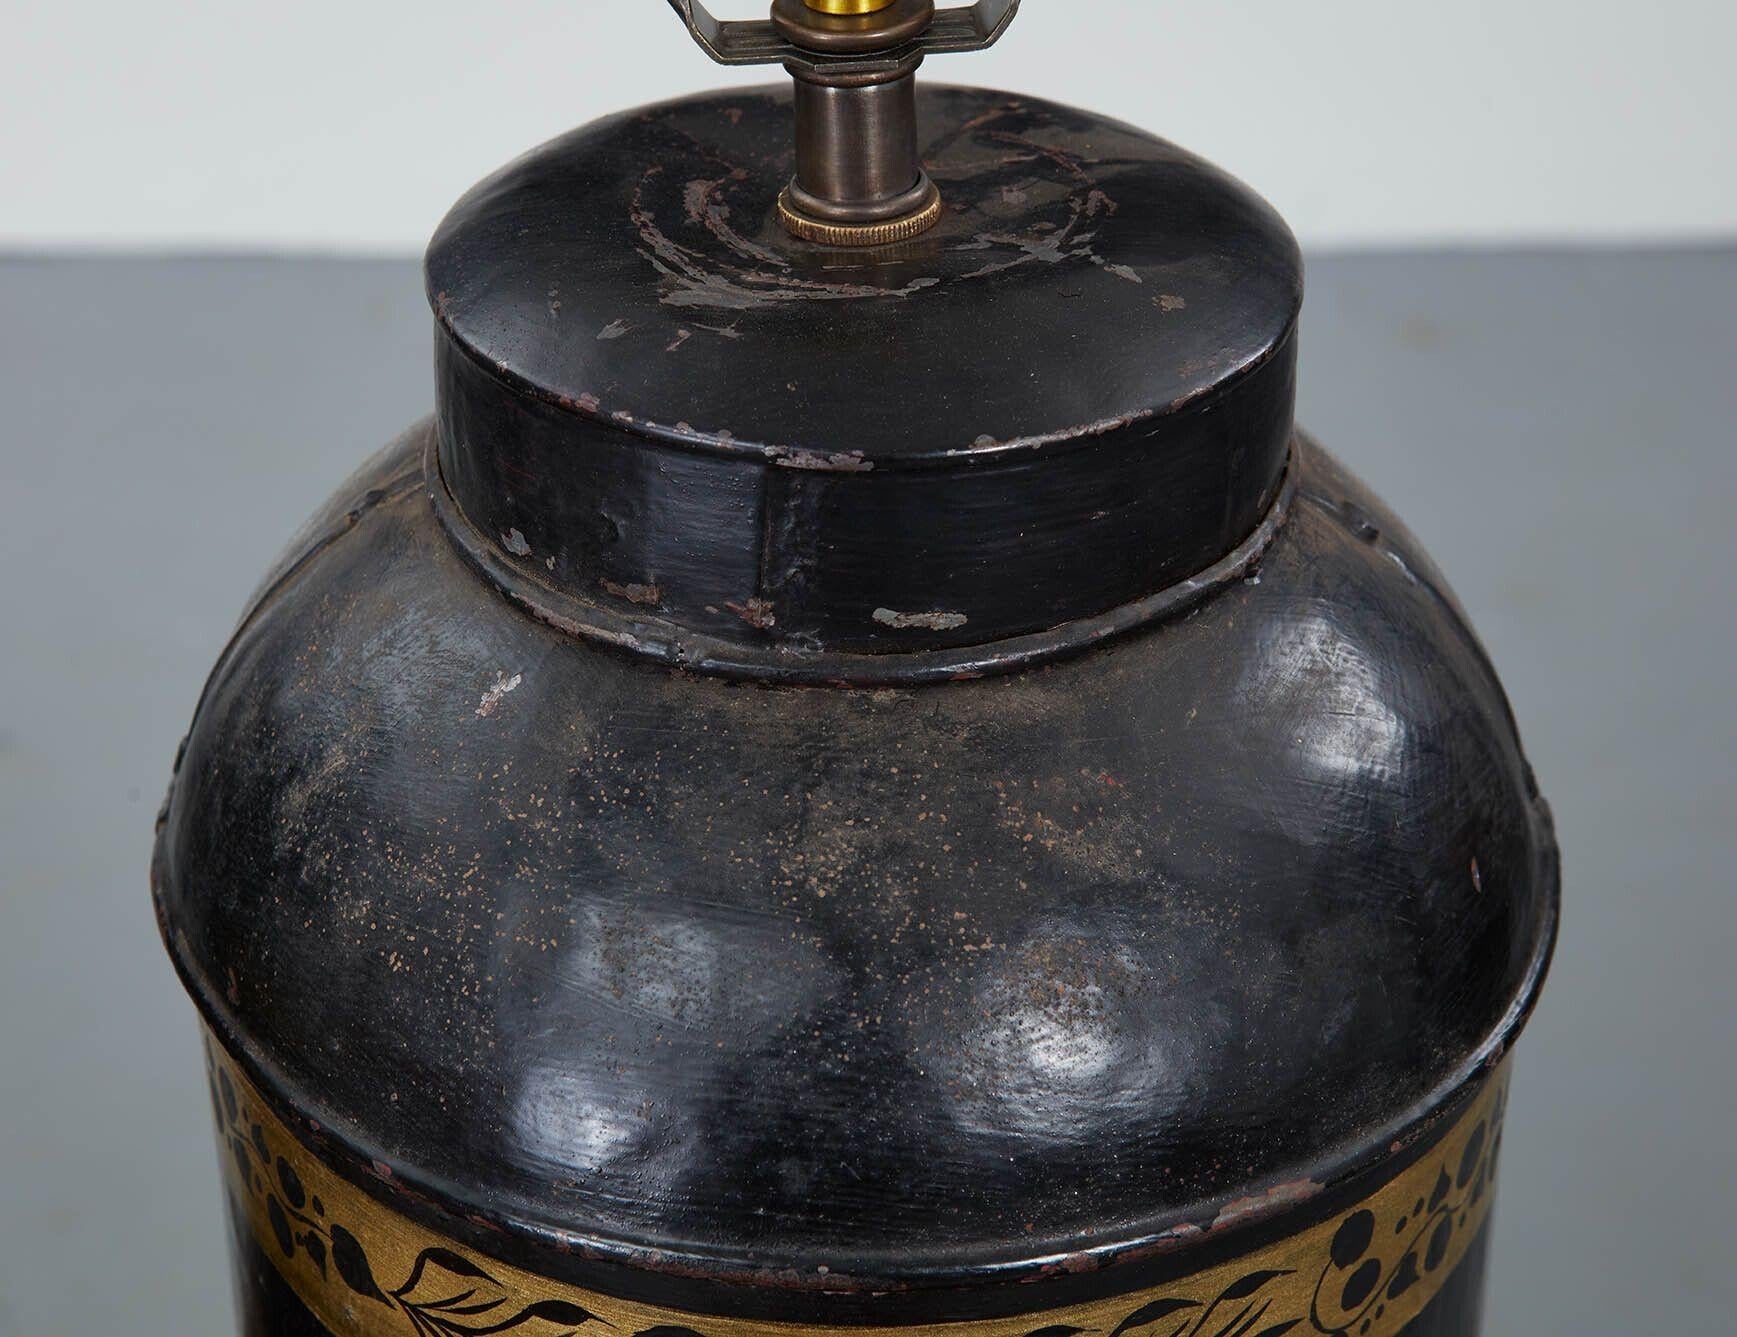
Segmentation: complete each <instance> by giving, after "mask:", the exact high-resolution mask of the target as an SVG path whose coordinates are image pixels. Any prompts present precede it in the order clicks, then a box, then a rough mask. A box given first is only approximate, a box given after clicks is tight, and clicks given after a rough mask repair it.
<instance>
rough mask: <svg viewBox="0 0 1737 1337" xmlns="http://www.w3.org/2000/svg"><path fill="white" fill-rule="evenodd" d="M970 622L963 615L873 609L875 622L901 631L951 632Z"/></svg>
mask: <svg viewBox="0 0 1737 1337" xmlns="http://www.w3.org/2000/svg"><path fill="white" fill-rule="evenodd" d="M970 620H971V619H970V618H968V617H966V616H965V614H963V613H896V612H894V611H893V610H892V609H890V608H877V609H875V621H876V622H879V623H880V624H881V625H882V626H883V627H897V628H898V629H899V630H901V631H905V630H909V629H911V628H913V627H915V628H920V629H921V630H923V631H953V630H955V629H956V628H958V627H963V626H964V625H965V624H966V623H967V622H969V621H970Z"/></svg>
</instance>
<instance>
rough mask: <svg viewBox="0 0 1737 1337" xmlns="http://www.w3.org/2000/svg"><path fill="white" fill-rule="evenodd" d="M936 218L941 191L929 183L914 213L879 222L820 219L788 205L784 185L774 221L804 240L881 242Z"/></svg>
mask: <svg viewBox="0 0 1737 1337" xmlns="http://www.w3.org/2000/svg"><path fill="white" fill-rule="evenodd" d="M940 218H941V192H940V191H939V190H936V189H935V188H934V187H933V186H931V187H930V189H929V194H928V196H927V197H926V198H925V199H924V201H923V203H922V205H921V206H920V207H919V208H918V209H917V210H916V211H915V212H914V213H908V214H906V215H905V216H904V217H903V218H889V219H887V220H886V221H885V222H880V223H823V222H821V221H820V220H819V219H818V218H810V217H809V216H808V215H807V214H803V213H798V212H797V211H796V210H795V209H794V208H792V207H791V204H790V191H789V189H788V188H786V189H785V190H784V191H783V192H781V193H780V194H779V196H778V221H779V222H780V223H782V224H784V230H785V231H786V232H789V233H790V234H791V235H792V236H795V237H800V238H802V240H804V241H817V242H820V243H821V244H822V245H826V246H885V245H888V244H889V243H891V242H895V241H909V240H910V239H911V238H912V237H916V236H920V235H921V234H922V233H924V232H927V231H928V230H929V229H930V228H932V227H934V226H935V224H936V223H937V222H939V221H940Z"/></svg>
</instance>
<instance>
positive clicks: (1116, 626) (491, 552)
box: [423, 432, 1306, 687]
mask: <svg viewBox="0 0 1737 1337" xmlns="http://www.w3.org/2000/svg"><path fill="white" fill-rule="evenodd" d="M1305 453H1306V448H1305V445H1304V440H1303V436H1302V434H1301V433H1300V432H1294V433H1293V434H1292V437H1291V446H1290V450H1289V452H1288V454H1287V456H1286V460H1285V471H1284V475H1283V478H1282V479H1281V481H1280V484H1279V488H1278V492H1277V495H1276V496H1275V497H1274V499H1273V503H1272V505H1271V506H1269V507H1268V508H1267V511H1266V514H1265V515H1263V516H1262V517H1261V520H1260V523H1259V524H1257V525H1256V526H1255V527H1254V529H1253V531H1252V532H1251V533H1250V534H1249V535H1248V537H1247V538H1245V539H1243V541H1242V542H1241V543H1239V544H1238V545H1237V546H1236V547H1235V548H1232V549H1231V550H1230V552H1228V553H1226V554H1225V555H1224V556H1223V557H1221V558H1219V559H1218V560H1217V561H1216V562H1214V563H1213V564H1212V565H1210V566H1208V567H1206V568H1205V569H1204V570H1201V571H1198V572H1196V573H1195V574H1194V575H1192V576H1189V577H1187V578H1185V579H1183V580H1179V581H1175V582H1174V583H1172V584H1170V585H1167V586H1165V587H1164V588H1163V589H1161V590H1158V591H1157V592H1155V593H1153V594H1149V595H1146V596H1145V597H1143V598H1140V599H1135V600H1132V601H1130V602H1128V603H1124V604H1119V605H1117V606H1116V607H1114V608H1112V609H1110V610H1109V611H1107V612H1104V613H1097V614H1093V615H1092V616H1090V617H1083V618H1077V619H1075V620H1073V621H1071V622H1064V623H1061V624H1060V625H1059V626H1055V627H1050V628H1048V629H1046V630H1044V631H1037V632H1029V633H1026V634H1024V635H1019V636H1010V637H1006V638H1003V639H1000V640H995V641H986V642H983V643H981V644H978V645H967V646H957V647H954V648H951V649H945V650H912V651H903V652H895V653H889V654H878V655H877V654H861V653H847V652H838V651H812V650H801V649H797V648H795V647H793V646H783V647H778V646H769V647H759V646H751V645H741V644H736V643H732V642H729V641H725V640H722V639H720V638H718V637H714V636H708V635H706V634H705V633H703V632H698V631H694V630H691V629H689V628H686V627H683V626H681V625H679V624H678V623H676V622H673V621H671V620H669V619H667V618H654V617H638V616H633V615H631V614H626V613H622V612H618V611H616V610H615V609H613V608H605V607H602V606H600V605H597V604H593V603H590V602H587V601H586V600H584V599H581V598H579V597H578V596H577V595H574V594H571V593H568V592H567V591H565V590H560V589H557V588H555V587H554V586H552V585H549V584H547V583H546V582H544V581H540V580H538V579H536V577H534V576H531V575H529V574H527V573H526V572H524V571H522V570H520V569H519V568H518V567H516V566H514V565H513V564H512V563H511V562H509V561H507V560H506V558H504V557H503V556H502V555H501V554H500V552H499V551H498V550H497V549H496V547H495V545H494V544H493V543H492V542H491V541H490V539H489V538H488V536H487V535H485V534H484V533H483V532H482V531H481V530H479V529H478V528H477V527H476V525H475V524H474V523H472V521H471V519H470V517H469V516H467V515H466V514H465V513H464V509H463V507H461V506H460V505H459V503H458V499H457V498H456V497H454V496H453V494H452V490H451V489H450V488H449V487H448V486H447V485H446V479H445V477H444V476H443V475H442V473H441V468H440V446H439V433H438V432H431V433H430V434H429V438H428V441H427V443H426V444H425V445H424V447H423V467H424V477H425V482H426V486H427V489H428V496H429V500H430V502H431V503H432V505H433V508H434V513H435V515H436V517H437V518H438V519H439V521H440V525H441V527H442V529H444V530H445V531H446V534H447V537H448V538H449V539H451V541H452V544H453V546H454V548H456V549H457V551H458V553H459V554H460V556H462V557H463V558H464V560H465V562H466V564H467V565H469V566H470V567H471V569H472V570H473V571H475V572H476V573H477V574H478V575H479V576H481V577H482V579H483V580H485V581H486V582H488V583H489V584H490V585H493V586H494V587H495V589H497V590H498V591H499V592H500V593H501V594H502V595H504V596H505V597H506V598H507V600H508V601H509V602H511V603H512V604H514V605H515V606H517V607H518V608H520V609H522V610H524V611H525V612H527V613H529V614H530V615H531V616H532V617H535V618H536V619H537V620H538V621H540V622H543V623H546V624H547V625H549V626H551V627H554V628H555V629H556V630H558V631H564V632H566V633H568V634H569V635H574V636H580V637H583V638H585V639H587V640H590V641H594V642H598V643H600V644H603V645H608V646H613V647H615V648H617V649H621V650H625V651H628V652H629V653H631V654H635V655H637V656H639V657H641V658H645V659H650V660H653V661H655V662H658V663H662V664H666V665H668V666H669V667H671V668H678V669H685V670H688V671H690V672H694V673H706V674H712V675H715V676H718V677H725V678H738V679H748V680H753V681H759V682H776V683H796V684H806V685H810V686H833V687H875V686H921V685H926V684H932V683H945V682H960V681H967V680H970V679H974V678H983V677H988V676H990V675H992V674H1002V673H1012V672H1015V671H1017V670H1019V669H1023V668H1028V667H1030V666H1032V665H1035V664H1042V663H1047V662H1050V661H1053V660H1057V659H1061V658H1065V657H1067V656H1070V655H1076V654H1080V653H1083V652H1084V651H1087V650H1090V649H1092V648H1094V647H1096V646H1099V645H1102V644H1104V643H1105V642H1107V641H1109V640H1112V639H1114V638H1115V637H1118V636H1121V635H1124V634H1126V633H1128V632H1131V631H1134V630H1137V629H1139V628H1140V627H1144V626H1147V625H1149V624H1151V623H1155V622H1159V621H1162V620H1164V619H1166V618H1170V617H1174V616H1176V615H1177V614H1179V613H1183V612H1186V611H1187V610H1188V609H1190V608H1192V607H1194V606H1195V605H1196V604H1198V603H1200V602H1201V601H1202V600H1204V599H1206V598H1208V597H1209V596H1211V595H1213V594H1215V593H1217V592H1218V591H1219V590H1221V589H1223V588H1225V587H1226V586H1228V585H1231V584H1233V583H1235V582H1236V581H1238V580H1241V579H1243V578H1245V577H1246V576H1247V575H1248V574H1249V573H1250V572H1251V571H1252V570H1254V568H1255V567H1256V566H1257V565H1258V564H1259V562H1260V559H1261V557H1262V556H1263V555H1264V554H1265V553H1266V550H1267V548H1268V547H1269V546H1270V545H1271V544H1272V541H1273V539H1274V538H1276V537H1277V536H1278V533H1279V531H1280V530H1281V529H1283V528H1284V525H1285V521H1286V519H1287V518H1288V517H1289V515H1290V512H1291V508H1292V504H1293V502H1294V500H1295V498H1296V495H1297V489H1298V480H1299V478H1300V475H1301V473H1302V456H1303V455H1304V454H1305Z"/></svg>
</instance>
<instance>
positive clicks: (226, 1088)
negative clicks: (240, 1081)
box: [217, 1068, 235, 1123]
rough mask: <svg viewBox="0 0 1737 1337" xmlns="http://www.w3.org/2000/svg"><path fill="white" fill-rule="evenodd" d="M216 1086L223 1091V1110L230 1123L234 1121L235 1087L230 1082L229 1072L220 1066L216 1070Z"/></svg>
mask: <svg viewBox="0 0 1737 1337" xmlns="http://www.w3.org/2000/svg"><path fill="white" fill-rule="evenodd" d="M217 1086H218V1088H219V1089H220V1090H221V1091H222V1092H223V1112H224V1114H226V1115H227V1116H228V1117H229V1121H230V1122H231V1123H234V1122H235V1087H234V1086H233V1085H232V1084H231V1083H230V1080H229V1074H228V1073H226V1072H225V1071H223V1069H222V1068H219V1069H218V1070H217Z"/></svg>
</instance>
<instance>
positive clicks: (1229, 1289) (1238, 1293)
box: [1218, 1268, 1291, 1300]
mask: <svg viewBox="0 0 1737 1337" xmlns="http://www.w3.org/2000/svg"><path fill="white" fill-rule="evenodd" d="M1290 1275H1291V1273H1290V1269H1288V1268H1283V1269H1280V1270H1279V1271H1276V1272H1250V1273H1249V1274H1248V1275H1247V1276H1246V1277H1239V1278H1237V1279H1236V1280H1235V1281H1233V1282H1231V1283H1230V1285H1228V1286H1226V1287H1225V1288H1224V1294H1223V1295H1221V1296H1219V1297H1218V1298H1219V1299H1221V1300H1245V1299H1247V1298H1248V1297H1249V1296H1251V1295H1253V1294H1254V1293H1255V1292H1256V1291H1258V1290H1259V1289H1260V1288H1261V1287H1262V1286H1264V1285H1266V1284H1267V1283H1268V1282H1269V1281H1271V1280H1273V1279H1274V1278H1275V1277H1288V1276H1290Z"/></svg>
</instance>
